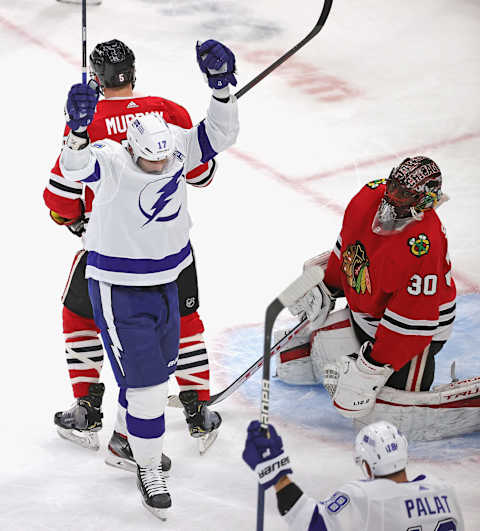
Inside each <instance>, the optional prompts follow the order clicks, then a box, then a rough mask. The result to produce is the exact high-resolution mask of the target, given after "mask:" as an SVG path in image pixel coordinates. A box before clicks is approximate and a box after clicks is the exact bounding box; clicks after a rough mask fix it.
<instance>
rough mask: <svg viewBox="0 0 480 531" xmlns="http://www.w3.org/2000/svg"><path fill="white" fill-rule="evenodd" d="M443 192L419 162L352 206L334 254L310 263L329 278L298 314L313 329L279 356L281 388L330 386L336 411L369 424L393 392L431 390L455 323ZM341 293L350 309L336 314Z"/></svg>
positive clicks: (407, 163)
mask: <svg viewBox="0 0 480 531" xmlns="http://www.w3.org/2000/svg"><path fill="white" fill-rule="evenodd" d="M441 185H442V175H441V172H440V169H439V168H438V166H437V164H436V163H435V162H434V161H433V160H431V159H429V158H427V157H424V156H416V157H412V158H407V159H405V160H404V161H403V162H401V164H400V165H399V166H398V167H395V168H393V169H392V171H391V173H390V176H389V177H388V179H378V180H375V181H371V182H369V183H367V184H366V185H365V186H364V187H363V188H362V189H361V190H360V192H359V193H358V194H357V195H355V197H354V198H353V199H352V200H351V201H350V203H349V205H348V206H347V209H346V211H345V214H344V218H343V224H342V229H341V232H340V235H339V237H338V240H337V242H336V245H335V247H334V249H333V251H332V252H329V253H324V254H323V255H320V256H319V257H316V258H315V259H313V260H311V261H309V262H307V264H305V267H308V265H309V263H316V264H319V265H323V267H324V269H325V277H324V281H323V283H322V284H321V285H320V286H318V287H316V288H314V289H313V290H312V291H311V292H309V293H308V294H307V295H306V296H305V297H303V298H302V299H300V300H299V301H297V303H296V304H295V305H294V306H293V307H292V308H291V311H292V313H294V314H295V315H302V314H306V315H307V317H308V318H309V320H310V323H311V324H310V331H309V334H308V335H306V336H305V337H303V338H297V339H296V340H295V341H296V342H295V343H294V344H293V347H292V345H291V346H290V348H289V349H288V350H284V351H283V352H281V353H280V356H279V358H280V359H279V360H278V362H277V372H278V376H279V377H280V378H281V379H282V380H284V381H286V382H288V383H304V384H305V383H316V382H322V383H323V384H324V385H325V387H326V388H327V390H329V392H330V393H331V395H332V398H333V405H334V407H335V408H336V409H337V411H338V412H340V413H341V414H342V415H344V416H346V417H350V418H362V423H363V420H364V418H366V416H367V415H368V414H369V413H372V411H373V409H374V407H375V404H376V399H377V395H378V393H379V392H380V390H382V388H384V386H386V387H385V389H387V388H388V389H392V390H393V391H395V390H400V391H403V392H405V391H407V392H410V393H408V394H409V395H412V394H414V393H416V392H418V391H429V390H430V387H431V385H432V382H433V378H434V372H435V356H436V355H437V354H438V352H439V351H440V350H441V349H442V347H443V345H444V344H445V342H446V341H447V339H448V338H449V336H450V333H451V330H452V327H453V322H454V319H455V299H456V289H455V282H454V280H453V278H452V273H451V264H450V258H449V255H448V243H447V237H446V232H445V228H444V227H443V225H442V223H441V222H440V219H439V218H438V216H437V213H436V211H435V209H436V207H437V206H438V205H440V204H441V203H442V202H443V201H445V199H446V197H445V196H443V195H442V190H441ZM332 293H334V294H335V296H345V297H346V300H347V303H348V307H347V308H346V309H344V310H339V311H335V312H332V313H330V312H331V309H332V307H333V303H334V298H335V297H333V296H332ZM412 392H413V393H412ZM426 394H428V395H430V393H423V394H422V395H421V396H425V395H426ZM431 394H432V396H433V394H434V393H433V392H432V393H431ZM416 395H417V396H419V394H418V393H416ZM439 400H440V399H439ZM432 403H433V402H432ZM404 405H410V406H412V405H417V404H415V403H414V402H412V401H411V402H410V403H409V404H407V403H405V404H404ZM418 405H420V404H418ZM397 409H400V408H397ZM413 409H420V408H411V407H410V410H413ZM444 411H445V410H444ZM432 414H433V413H432ZM372 420H377V419H376V418H369V421H370V422H371V421H372ZM394 421H396V422H397V423H399V419H398V418H394ZM422 422H424V421H422ZM400 424H401V422H400Z"/></svg>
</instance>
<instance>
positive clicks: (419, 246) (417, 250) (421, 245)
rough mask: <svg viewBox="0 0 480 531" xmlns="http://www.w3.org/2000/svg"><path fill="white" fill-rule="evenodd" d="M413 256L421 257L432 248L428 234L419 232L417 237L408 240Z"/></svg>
mask: <svg viewBox="0 0 480 531" xmlns="http://www.w3.org/2000/svg"><path fill="white" fill-rule="evenodd" d="M407 245H408V246H409V247H410V252H411V253H412V254H413V256H416V257H418V258H420V256H423V255H425V254H427V253H428V251H429V250H430V240H429V239H428V236H427V235H426V234H419V235H418V236H417V237H416V238H410V239H409V240H408V242H407Z"/></svg>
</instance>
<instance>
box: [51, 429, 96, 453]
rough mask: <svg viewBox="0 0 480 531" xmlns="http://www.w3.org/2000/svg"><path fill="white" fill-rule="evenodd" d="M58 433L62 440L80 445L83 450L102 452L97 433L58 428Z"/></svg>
mask: <svg viewBox="0 0 480 531" xmlns="http://www.w3.org/2000/svg"><path fill="white" fill-rule="evenodd" d="M57 433H58V435H60V437H61V438H62V439H66V440H67V441H71V442H73V443H75V444H78V446H81V447H82V448H87V449H88V450H94V451H98V450H100V439H99V437H98V433H97V432H94V431H78V430H67V429H65V428H61V427H60V426H57Z"/></svg>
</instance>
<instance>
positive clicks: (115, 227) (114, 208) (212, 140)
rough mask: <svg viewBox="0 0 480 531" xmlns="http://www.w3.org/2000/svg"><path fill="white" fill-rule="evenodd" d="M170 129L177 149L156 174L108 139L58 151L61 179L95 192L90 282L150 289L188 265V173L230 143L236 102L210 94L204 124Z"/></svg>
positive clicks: (233, 135) (87, 243)
mask: <svg viewBox="0 0 480 531" xmlns="http://www.w3.org/2000/svg"><path fill="white" fill-rule="evenodd" d="M170 127H171V128H172V130H173V131H174V135H175V148H176V151H175V152H174V154H173V156H172V158H171V160H170V161H169V162H168V165H167V167H166V168H165V169H164V170H163V171H162V173H161V174H158V175H157V174H151V173H146V172H144V171H142V170H141V169H140V168H139V167H138V166H137V165H136V164H135V163H134V162H133V160H132V158H131V156H130V154H129V153H128V152H127V150H126V149H125V148H123V147H122V146H121V144H119V143H117V142H114V141H112V140H109V139H104V140H101V141H97V142H94V143H93V144H90V145H89V146H88V147H87V148H85V149H84V150H80V151H73V150H71V149H69V148H64V149H63V151H62V155H61V157H60V168H61V171H62V174H63V175H64V176H65V178H67V179H70V180H72V181H81V182H84V183H87V184H88V186H89V187H90V188H92V190H93V191H94V193H95V199H94V201H93V204H92V214H91V217H90V221H89V224H88V230H87V233H86V241H85V248H86V249H87V250H88V251H89V253H88V259H87V269H86V276H87V278H94V279H96V280H99V281H103V282H108V283H110V284H119V285H130V286H153V285H157V284H164V283H167V282H171V281H174V280H176V278H177V277H178V275H179V273H180V272H181V271H182V270H183V269H184V268H185V267H187V266H188V265H189V264H190V263H191V262H192V254H191V248H190V240H189V229H190V226H191V220H190V216H189V214H188V211H187V196H186V185H185V176H186V174H187V173H188V172H189V171H190V170H191V169H192V168H195V167H196V166H198V165H199V164H201V163H204V162H207V161H208V160H210V159H212V158H213V157H214V156H215V155H216V154H217V153H219V152H220V151H223V150H225V149H227V148H228V147H230V146H231V145H232V144H233V143H234V142H235V140H236V138H237V135H238V129H239V125H238V115H237V102H236V99H235V98H234V97H231V98H230V101H229V102H227V103H223V102H219V101H217V100H215V99H214V98H213V97H212V98H211V102H210V105H209V108H208V111H207V116H206V118H205V120H204V121H203V122H200V123H199V124H198V125H197V126H195V127H193V128H192V129H189V130H187V129H182V128H180V127H177V126H174V125H170Z"/></svg>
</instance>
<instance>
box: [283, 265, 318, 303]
mask: <svg viewBox="0 0 480 531" xmlns="http://www.w3.org/2000/svg"><path fill="white" fill-rule="evenodd" d="M323 276H324V274H323V269H322V268H321V267H319V266H313V267H309V268H308V269H306V270H305V271H304V273H303V275H302V276H300V277H298V278H297V280H295V281H294V282H292V283H291V284H290V286H288V288H286V289H284V290H283V291H282V293H280V295H279V296H278V299H279V301H280V302H281V303H282V304H283V306H291V305H292V304H293V303H294V302H295V301H297V300H298V299H300V297H303V296H304V295H305V294H306V293H307V292H308V291H310V290H311V289H312V288H313V287H315V286H316V285H317V284H319V283H320V282H321V281H322V280H323Z"/></svg>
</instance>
